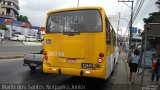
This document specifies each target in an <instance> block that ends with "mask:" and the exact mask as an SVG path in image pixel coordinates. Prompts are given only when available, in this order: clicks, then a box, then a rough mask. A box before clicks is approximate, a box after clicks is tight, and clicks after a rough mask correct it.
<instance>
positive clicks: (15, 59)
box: [0, 58, 24, 62]
mask: <svg viewBox="0 0 160 90" xmlns="http://www.w3.org/2000/svg"><path fill="white" fill-rule="evenodd" d="M23 59H24V58H14V59H0V62H1V61H13V60H14V61H19V60H23Z"/></svg>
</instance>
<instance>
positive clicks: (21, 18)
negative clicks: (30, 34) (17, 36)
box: [17, 15, 30, 23]
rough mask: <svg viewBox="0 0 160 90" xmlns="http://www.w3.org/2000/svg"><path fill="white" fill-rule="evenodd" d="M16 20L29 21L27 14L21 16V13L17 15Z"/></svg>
mask: <svg viewBox="0 0 160 90" xmlns="http://www.w3.org/2000/svg"><path fill="white" fill-rule="evenodd" d="M17 20H18V21H22V22H27V23H30V22H29V20H28V17H27V16H23V15H20V16H17Z"/></svg>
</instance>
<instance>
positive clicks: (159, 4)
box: [155, 0, 160, 11]
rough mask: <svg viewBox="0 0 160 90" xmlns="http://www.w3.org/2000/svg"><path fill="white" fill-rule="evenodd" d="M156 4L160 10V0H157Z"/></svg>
mask: <svg viewBox="0 0 160 90" xmlns="http://www.w3.org/2000/svg"><path fill="white" fill-rule="evenodd" d="M155 4H156V5H157V8H158V9H159V11H160V0H157V1H156V3H155Z"/></svg>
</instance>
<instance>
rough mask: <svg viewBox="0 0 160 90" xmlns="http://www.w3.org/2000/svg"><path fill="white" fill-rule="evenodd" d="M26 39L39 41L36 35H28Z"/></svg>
mask: <svg viewBox="0 0 160 90" xmlns="http://www.w3.org/2000/svg"><path fill="white" fill-rule="evenodd" d="M26 41H37V39H36V38H35V37H34V36H27V37H26Z"/></svg>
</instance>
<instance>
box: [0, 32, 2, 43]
mask: <svg viewBox="0 0 160 90" xmlns="http://www.w3.org/2000/svg"><path fill="white" fill-rule="evenodd" d="M0 45H2V35H1V33H0Z"/></svg>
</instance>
